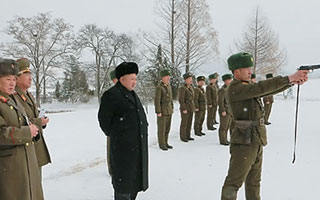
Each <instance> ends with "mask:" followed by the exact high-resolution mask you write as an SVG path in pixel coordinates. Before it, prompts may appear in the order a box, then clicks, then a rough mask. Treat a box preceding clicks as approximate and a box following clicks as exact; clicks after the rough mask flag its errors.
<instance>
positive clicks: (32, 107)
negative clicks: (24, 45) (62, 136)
mask: <svg viewBox="0 0 320 200" xmlns="http://www.w3.org/2000/svg"><path fill="white" fill-rule="evenodd" d="M31 83H32V76H31V71H30V62H29V60H28V59H26V58H21V59H18V60H17V61H15V60H12V59H2V58H0V199H3V200H5V199H8V200H11V199H24V200H42V199H44V196H43V191H42V183H41V182H42V181H41V177H42V166H44V165H46V164H48V163H50V162H51V159H50V155H49V151H48V148H47V145H46V142H45V139H44V137H43V129H44V128H45V127H46V126H47V124H48V123H49V118H47V117H45V116H39V110H38V107H37V105H36V102H35V99H34V97H33V95H32V94H31V93H30V92H29V91H28V89H29V88H30V87H31Z"/></svg>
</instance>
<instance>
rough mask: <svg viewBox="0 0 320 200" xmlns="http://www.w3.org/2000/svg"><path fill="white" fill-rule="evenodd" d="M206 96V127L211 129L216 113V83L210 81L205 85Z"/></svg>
mask: <svg viewBox="0 0 320 200" xmlns="http://www.w3.org/2000/svg"><path fill="white" fill-rule="evenodd" d="M206 96H207V105H208V106H207V109H208V111H207V128H208V130H212V129H213V125H214V124H215V123H216V113H217V106H218V87H217V84H212V83H210V84H209V85H207V87H206Z"/></svg>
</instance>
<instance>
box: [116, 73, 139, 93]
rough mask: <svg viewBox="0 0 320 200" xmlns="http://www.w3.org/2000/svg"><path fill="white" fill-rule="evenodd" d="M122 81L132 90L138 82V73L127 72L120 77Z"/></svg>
mask: <svg viewBox="0 0 320 200" xmlns="http://www.w3.org/2000/svg"><path fill="white" fill-rule="evenodd" d="M120 83H121V84H122V85H123V86H124V87H125V88H127V89H128V90H129V91H132V90H133V89H134V88H135V87H136V84H137V75H136V74H126V75H124V76H121V77H120Z"/></svg>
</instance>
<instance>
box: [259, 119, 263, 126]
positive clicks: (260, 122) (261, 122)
mask: <svg viewBox="0 0 320 200" xmlns="http://www.w3.org/2000/svg"><path fill="white" fill-rule="evenodd" d="M259 125H260V126H262V125H264V119H263V118H260V119H259Z"/></svg>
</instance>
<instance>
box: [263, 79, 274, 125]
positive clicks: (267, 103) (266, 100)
mask: <svg viewBox="0 0 320 200" xmlns="http://www.w3.org/2000/svg"><path fill="white" fill-rule="evenodd" d="M272 77H273V75H272V74H267V75H266V78H267V79H269V78H272ZM263 104H264V112H265V114H264V123H265V124H266V125H270V124H271V122H269V117H270V113H271V109H272V104H273V95H269V96H266V97H263Z"/></svg>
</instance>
